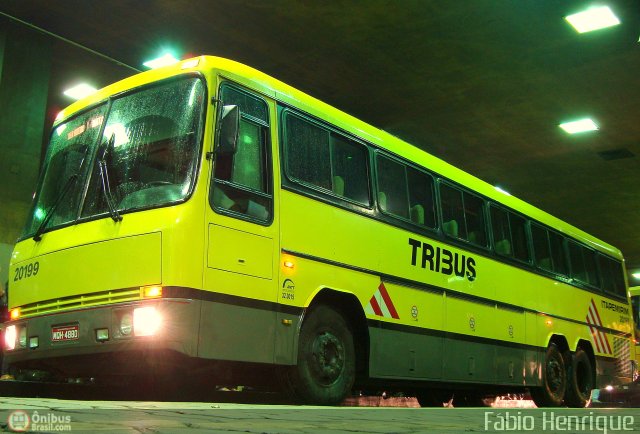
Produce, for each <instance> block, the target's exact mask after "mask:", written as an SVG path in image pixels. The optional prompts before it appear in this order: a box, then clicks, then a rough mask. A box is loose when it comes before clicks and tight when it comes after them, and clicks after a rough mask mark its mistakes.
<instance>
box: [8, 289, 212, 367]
mask: <svg viewBox="0 0 640 434" xmlns="http://www.w3.org/2000/svg"><path fill="white" fill-rule="evenodd" d="M199 322H200V302H199V301H198V300H189V299H156V300H145V301H140V302H133V303H126V304H118V305H110V306H104V307H93V308H88V309H79V310H72V311H65V312H59V313H53V314H47V315H42V316H35V317H30V318H25V319H19V320H16V321H10V322H8V323H5V324H4V327H3V328H4V335H5V338H4V339H3V342H2V344H3V347H4V360H3V370H2V371H3V373H6V372H10V371H12V370H15V369H39V370H44V371H53V372H56V373H58V374H62V375H68V376H78V377H79V376H97V375H99V374H100V373H102V372H104V370H105V369H106V370H108V371H109V372H111V373H123V374H124V373H134V372H133V371H135V370H137V369H146V367H144V368H143V365H144V363H143V362H148V361H149V360H152V361H154V362H155V363H162V362H163V361H168V358H167V355H168V354H172V355H177V356H181V357H187V358H188V357H195V356H196V355H197V344H198V327H199ZM7 335H9V337H8V338H7V337H6V336H7ZM7 341H8V342H7ZM12 342H13V345H14V349H10V346H11V343H12Z"/></svg>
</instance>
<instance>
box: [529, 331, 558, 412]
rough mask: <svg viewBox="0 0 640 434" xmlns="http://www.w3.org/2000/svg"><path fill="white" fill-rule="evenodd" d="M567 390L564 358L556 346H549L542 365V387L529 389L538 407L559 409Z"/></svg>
mask: <svg viewBox="0 0 640 434" xmlns="http://www.w3.org/2000/svg"><path fill="white" fill-rule="evenodd" d="M566 390H567V369H566V367H565V362H564V357H563V356H562V353H561V352H560V350H559V349H558V347H557V346H556V344H553V343H551V344H549V346H548V347H547V352H546V353H545V357H544V364H543V365H542V386H541V387H536V388H532V389H531V397H532V398H533V402H535V403H536V405H537V406H538V407H560V406H561V405H562V402H563V401H564V397H565V392H566Z"/></svg>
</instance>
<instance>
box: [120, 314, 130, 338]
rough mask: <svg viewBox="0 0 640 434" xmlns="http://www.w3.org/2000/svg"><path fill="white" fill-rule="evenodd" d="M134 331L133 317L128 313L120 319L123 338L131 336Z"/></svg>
mask: <svg viewBox="0 0 640 434" xmlns="http://www.w3.org/2000/svg"><path fill="white" fill-rule="evenodd" d="M132 331H133V317H132V315H131V313H130V312H127V313H125V314H123V315H122V316H121V317H120V333H122V336H129V335H131V332H132Z"/></svg>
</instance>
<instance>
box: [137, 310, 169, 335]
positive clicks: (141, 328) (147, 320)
mask: <svg viewBox="0 0 640 434" xmlns="http://www.w3.org/2000/svg"><path fill="white" fill-rule="evenodd" d="M161 324H162V316H161V315H160V313H159V312H158V311H157V310H156V308H155V307H153V306H146V307H138V308H136V309H134V310H133V333H134V334H135V335H136V336H152V335H154V334H155V333H156V332H157V331H158V329H160V325H161Z"/></svg>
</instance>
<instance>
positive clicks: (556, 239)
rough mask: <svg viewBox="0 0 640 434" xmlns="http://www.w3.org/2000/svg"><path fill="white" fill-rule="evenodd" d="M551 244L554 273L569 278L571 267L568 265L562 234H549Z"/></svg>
mask: <svg viewBox="0 0 640 434" xmlns="http://www.w3.org/2000/svg"><path fill="white" fill-rule="evenodd" d="M549 242H550V244H551V258H552V261H553V271H555V272H556V273H558V274H562V275H565V276H568V275H569V267H568V265H567V255H566V254H565V250H564V238H563V237H562V235H560V234H557V233H555V232H549Z"/></svg>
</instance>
